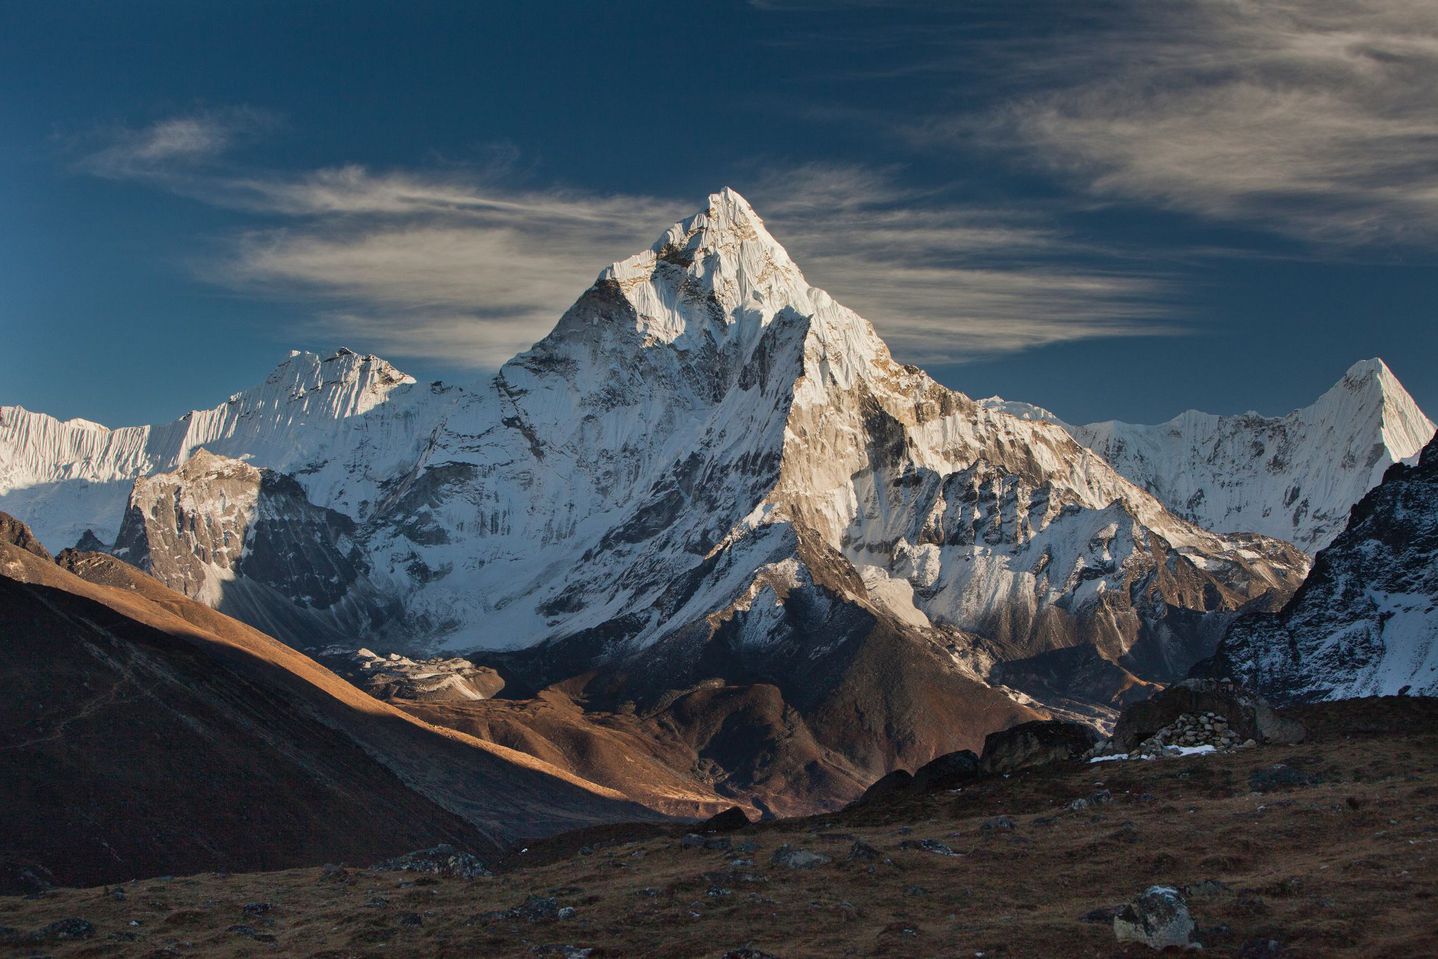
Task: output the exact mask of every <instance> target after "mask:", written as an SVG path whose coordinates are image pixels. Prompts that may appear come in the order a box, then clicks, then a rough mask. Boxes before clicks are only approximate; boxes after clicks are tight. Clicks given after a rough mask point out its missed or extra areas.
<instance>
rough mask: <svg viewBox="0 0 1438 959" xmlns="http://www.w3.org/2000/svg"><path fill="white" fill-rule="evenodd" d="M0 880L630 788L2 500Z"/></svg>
mask: <svg viewBox="0 0 1438 959" xmlns="http://www.w3.org/2000/svg"><path fill="white" fill-rule="evenodd" d="M0 530H4V534H5V535H4V536H3V538H0V684H3V686H4V689H5V696H4V698H3V700H0V781H3V782H4V784H5V788H4V789H3V790H0V888H3V890H5V891H16V890H18V889H22V888H25V887H26V885H27V884H30V883H34V882H36V881H53V882H57V883H63V884H67V885H80V884H93V883H99V882H109V881H115V880H123V879H131V878H135V877H142V876H150V875H156V874H159V873H178V872H198V871H211V870H245V869H250V870H253V869H271V868H278V867H282V866H292V865H306V864H310V865H313V864H317V863H321V862H326V861H334V860H345V859H347V860H351V861H359V862H367V861H373V860H375V859H377V858H380V857H384V856H388V855H394V854H396V853H398V852H404V851H407V850H410V849H414V848H417V847H421V846H426V845H433V844H434V843H436V842H440V841H446V842H454V843H459V844H462V845H465V846H469V847H472V848H475V849H478V850H481V851H489V852H493V851H495V850H497V849H499V848H501V847H502V846H504V845H507V844H508V843H510V842H513V841H514V840H517V839H520V838H523V837H527V836H533V835H541V834H549V833H554V832H557V831H561V830H564V829H567V828H572V827H576V826H582V825H587V824H590V823H594V822H599V821H605V820H610V819H614V818H632V817H634V816H636V815H638V816H640V817H643V816H645V815H646V813H645V811H644V810H642V809H641V808H640V807H637V806H634V805H632V804H630V803H627V802H624V801H623V800H622V799H621V798H620V797H619V796H618V795H617V794H614V793H612V792H608V791H606V790H604V789H601V788H599V787H597V786H594V785H593V784H590V783H586V782H583V781H581V780H578V779H577V778H576V777H573V776H571V775H568V774H565V773H562V772H560V771H559V770H556V769H554V768H552V767H548V766H546V765H545V764H543V763H541V762H538V761H535V760H533V759H532V758H530V757H529V756H526V755H523V754H520V753H514V752H511V751H509V750H506V749H504V748H503V747H499V746H495V745H492V744H489V743H482V742H480V741H478V740H475V739H473V738H472V737H468V736H464V735H462V734H459V733H454V732H451V731H448V730H442V729H437V728H434V727H429V726H426V725H424V724H422V723H420V722H417V721H416V720H414V719H413V718H411V717H409V716H408V715H407V714H405V713H403V712H401V711H400V710H397V709H394V708H392V707H390V706H387V705H385V704H382V703H380V702H378V701H376V700H374V699H371V698H370V697H368V696H366V695H364V694H363V693H360V692H359V691H358V690H356V689H355V688H354V687H352V686H350V685H349V684H348V683H345V682H343V681H342V680H340V679H339V678H338V677H336V676H334V675H333V674H331V673H329V672H328V671H327V670H324V669H323V668H322V667H320V666H319V665H318V664H316V663H315V662H313V661H312V660H310V659H308V658H307V657H305V656H303V655H302V654H300V653H297V652H295V651H294V650H292V649H290V648H289V647H287V646H285V645H284V644H282V643H279V642H277V641H276V640H274V639H271V638H270V637H268V636H265V635H263V634H261V633H258V632H256V631H255V630H254V629H252V628H250V627H248V626H245V625H243V624H241V623H239V622H236V621H234V620H232V619H229V618H228V617H225V616H223V615H222V614H220V613H217V612H215V611H214V610H211V609H209V608H208V607H205V606H203V605H200V604H198V603H195V602H193V601H191V600H189V599H187V598H185V597H183V596H181V595H179V594H177V593H175V592H172V591H171V590H169V589H166V588H165V587H164V586H162V585H160V584H159V583H158V582H155V581H154V580H152V579H150V578H149V577H148V576H146V575H145V574H143V573H141V572H139V571H138V570H136V569H134V568H133V567H130V566H127V565H126V564H124V563H121V562H119V561H118V560H116V559H114V558H112V557H109V556H105V555H101V554H97V553H78V552H75V551H68V552H66V553H63V554H61V556H60V557H59V559H58V563H57V562H52V561H51V560H50V559H49V558H48V557H47V556H46V555H44V553H43V551H42V550H39V549H36V548H35V547H34V545H33V539H32V538H31V537H30V536H29V535H28V530H26V529H25V528H24V526H23V525H22V524H20V523H18V522H17V521H15V520H13V519H12V518H11V517H9V516H6V515H3V514H0Z"/></svg>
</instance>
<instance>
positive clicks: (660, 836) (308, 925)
mask: <svg viewBox="0 0 1438 959" xmlns="http://www.w3.org/2000/svg"><path fill="white" fill-rule="evenodd" d="M1343 708H1344V709H1346V710H1349V712H1350V714H1351V715H1352V716H1358V715H1359V714H1358V713H1354V712H1353V709H1354V707H1351V706H1349V705H1346V704H1345V706H1344V707H1343ZM1364 708H1366V709H1368V711H1369V712H1370V713H1371V712H1373V711H1381V710H1385V709H1391V704H1390V706H1385V705H1383V704H1382V703H1374V704H1371V705H1370V706H1369V707H1364ZM1432 712H1433V710H1431V709H1429V710H1426V711H1423V712H1421V713H1416V714H1413V715H1411V716H1406V717H1405V716H1400V717H1398V719H1399V720H1401V721H1397V722H1390V723H1387V724H1386V726H1385V724H1384V723H1382V722H1379V723H1377V724H1376V726H1375V727H1374V728H1375V731H1373V732H1370V733H1369V734H1367V735H1363V736H1360V737H1354V738H1351V739H1350V738H1344V736H1343V734H1342V733H1341V732H1340V731H1339V728H1340V727H1337V726H1335V724H1334V723H1332V722H1328V723H1327V725H1325V717H1324V716H1323V715H1316V718H1317V719H1318V722H1317V723H1315V730H1316V731H1317V732H1318V736H1317V737H1316V738H1315V740H1314V741H1311V742H1310V743H1308V744H1305V745H1303V746H1299V747H1266V748H1261V749H1257V750H1251V751H1246V752H1241V753H1237V754H1234V755H1230V756H1222V757H1210V758H1190V759H1175V760H1166V761H1163V762H1156V763H1109V764H1100V765H1084V766H1080V765H1066V766H1063V767H1050V768H1048V769H1045V770H1041V771H1032V772H1029V773H1027V774H1020V775H1015V776H1013V777H1012V778H1009V779H998V780H990V781H984V782H980V783H977V784H975V785H972V786H970V787H968V788H966V789H964V790H963V791H962V792H958V793H938V794H931V795H928V796H921V797H912V798H907V799H901V800H898V801H895V802H891V803H885V804H884V805H882V806H878V807H875V808H860V809H855V810H851V811H849V812H846V813H840V814H835V815H830V816H825V817H817V818H812V819H804V820H789V821H782V822H776V823H770V824H765V825H761V826H754V827H750V828H749V829H746V830H743V831H741V832H739V833H734V834H730V835H729V837H728V838H729V839H730V840H731V841H732V842H733V843H735V844H736V845H737V844H739V843H743V842H745V841H751V842H754V843H756V844H757V850H756V851H755V852H753V853H743V852H736V851H734V850H730V851H728V852H725V851H720V850H703V849H681V848H680V845H679V841H678V836H679V835H680V833H682V831H683V830H682V829H678V830H676V829H673V828H670V827H655V826H636V827H632V828H631V827H623V826H616V827H608V828H605V829H600V830H592V831H590V832H589V833H587V834H580V835H571V836H565V837H558V838H556V839H554V840H549V841H547V842H545V843H541V844H537V845H535V846H534V847H532V848H531V849H530V851H529V852H526V853H523V854H516V855H514V856H511V857H510V859H509V860H506V861H505V862H503V863H501V864H500V868H501V869H502V870H503V871H502V872H501V874H500V876H499V877H497V878H494V879H483V880H475V881H468V882H467V881H462V880H451V879H434V878H429V877H418V878H417V877H414V876H408V875H404V874H395V873H378V872H373V871H369V870H363V869H349V870H346V871H345V872H344V873H343V874H342V875H339V876H336V875H333V874H326V873H325V872H324V871H322V870H318V869H307V870H291V871H286V872H278V873H266V874H251V875H235V876H229V877H222V876H197V877H188V878H179V879H174V880H170V881H161V880H145V881H141V882H136V883H130V884H126V885H124V886H122V887H119V888H120V889H122V890H123V898H119V897H118V896H117V895H116V894H114V893H113V892H112V891H111V890H113V889H114V888H115V887H111V890H107V889H104V888H97V889H87V890H65V891H59V892H55V893H52V894H50V895H47V896H45V897H43V898H39V899H9V900H0V924H3V925H6V926H11V927H15V928H17V929H18V930H20V931H21V932H22V933H23V932H29V931H31V930H34V929H36V928H38V927H41V926H44V925H45V924H47V923H50V922H52V921H54V920H57V919H61V918H65V917H70V916H77V917H82V918H84V919H86V920H88V921H90V922H92V923H93V924H94V925H95V927H96V932H95V935H94V937H93V938H91V939H89V940H87V941H76V942H64V941H53V942H45V943H33V944H23V945H15V944H11V945H0V956H5V955H17V956H18V955H33V954H37V953H43V954H45V955H52V956H55V957H75V956H145V957H152V956H192V955H193V956H200V955H203V956H265V955H274V956H313V957H319V956H326V957H342V956H353V957H381V956H426V957H430V956H433V957H450V956H453V957H473V956H527V955H546V954H552V955H563V952H562V951H560V950H559V949H558V947H560V946H563V945H573V946H581V947H593V948H594V949H595V950H596V951H595V952H594V954H593V955H594V956H596V957H598V956H667V957H696V956H712V957H717V956H720V955H722V954H723V953H724V952H725V951H726V950H729V949H733V948H737V947H739V946H742V945H744V944H746V943H752V944H753V946H754V947H755V948H757V949H762V950H764V951H765V952H768V953H772V954H774V955H777V956H780V957H786V959H801V957H816V959H817V957H833V956H914V957H920V956H923V957H929V956H976V955H979V954H982V955H984V956H1013V957H1066V956H1105V957H1106V956H1122V955H1134V956H1137V955H1148V954H1151V953H1149V952H1148V950H1147V949H1146V948H1144V947H1141V946H1132V945H1131V946H1128V947H1126V949H1121V948H1120V947H1119V946H1118V945H1117V943H1116V942H1115V940H1114V936H1113V933H1112V931H1111V929H1110V928H1109V927H1108V926H1107V925H1104V924H1093V923H1085V922H1082V921H1080V919H1079V917H1080V916H1082V915H1083V914H1084V913H1086V912H1088V911H1089V910H1091V909H1094V908H1096V907H1100V906H1105V905H1112V904H1115V903H1118V902H1121V901H1123V900H1125V899H1128V898H1130V897H1131V896H1133V895H1135V894H1136V893H1138V892H1140V891H1142V890H1143V889H1144V888H1145V887H1147V886H1148V885H1150V884H1153V883H1157V882H1163V883H1167V884H1173V885H1187V884H1193V883H1199V882H1202V881H1204V880H1217V881H1218V883H1221V884H1222V885H1221V886H1214V887H1213V888H1212V890H1211V891H1209V892H1206V893H1203V894H1198V893H1195V894H1193V895H1191V896H1190V905H1191V907H1192V910H1193V912H1194V915H1195V918H1196V920H1197V922H1198V925H1199V928H1200V936H1201V939H1202V941H1203V942H1204V944H1205V947H1206V948H1205V952H1204V954H1205V955H1209V956H1234V955H1238V954H1239V951H1240V949H1241V947H1242V945H1243V944H1244V943H1245V942H1247V941H1249V940H1251V939H1256V938H1272V939H1277V940H1279V941H1281V942H1283V943H1285V945H1286V948H1287V950H1288V951H1286V952H1284V953H1283V955H1284V956H1286V957H1304V956H1351V957H1360V956H1361V957H1365V959H1367V957H1382V956H1392V957H1398V956H1403V957H1412V956H1428V955H1438V901H1435V898H1434V896H1435V893H1438V726H1435V724H1434V722H1433V716H1432V715H1431V714H1432ZM1364 715H1366V714H1364ZM1329 718H1331V717H1329ZM1340 718H1343V717H1340ZM1350 718H1351V716H1350ZM1360 718H1361V717H1360ZM1329 727H1334V728H1329ZM1392 728H1398V729H1401V730H1402V731H1400V732H1396V733H1395V732H1391V731H1384V730H1385V729H1392ZM1280 762H1281V763H1284V764H1286V765H1288V766H1290V767H1292V768H1294V769H1298V770H1301V771H1303V772H1305V773H1309V774H1312V775H1314V776H1317V777H1319V778H1320V779H1321V780H1322V781H1321V782H1318V783H1316V784H1311V785H1302V786H1297V787H1287V788H1282V789H1275V790H1273V791H1269V792H1266V793H1262V794H1259V793H1254V792H1252V791H1251V789H1250V779H1249V777H1250V773H1251V772H1252V771H1253V770H1255V769H1262V768H1264V767H1269V766H1272V765H1273V764H1275V763H1280ZM1100 784H1101V785H1100ZM1099 788H1106V789H1108V790H1109V791H1110V792H1111V793H1112V795H1113V801H1112V802H1110V803H1108V804H1105V805H1100V806H1097V807H1094V808H1092V809H1090V810H1086V811H1082V812H1071V811H1068V810H1067V809H1065V808H1064V806H1065V805H1066V804H1067V802H1068V801H1069V800H1071V799H1074V798H1077V797H1080V796H1086V795H1089V794H1091V793H1093V792H1094V791H1095V790H1097V789H1099ZM998 815H1007V816H1009V817H1011V818H1012V819H1013V821H1014V823H1015V824H1016V828H1014V829H1013V830H1012V831H1008V830H1002V829H999V830H992V829H990V830H986V829H984V828H983V824H984V823H985V821H986V820H988V819H989V818H991V817H995V816H998ZM926 838H932V839H937V840H939V841H941V842H943V843H946V844H948V845H949V846H951V847H952V848H953V849H954V850H955V851H956V852H958V853H959V855H957V856H953V857H947V856H940V855H936V854H934V853H931V852H926V851H922V850H915V849H901V848H900V843H901V842H903V841H904V840H913V839H926ZM855 840H860V841H862V842H865V843H868V844H870V845H872V846H873V847H876V848H877V849H878V850H879V852H880V854H881V857H882V858H881V859H880V861H877V862H863V861H849V860H848V859H847V858H846V857H847V856H848V854H849V851H850V848H851V846H852V845H853V843H854V842H855ZM784 843H790V844H792V845H794V846H797V847H801V848H804V849H808V850H812V851H815V852H820V853H823V854H825V855H828V856H831V857H832V859H833V861H832V862H831V863H829V864H827V865H822V866H819V867H817V868H814V869H809V870H790V869H787V868H784V867H781V866H776V865H774V864H772V863H771V861H770V857H771V856H772V854H773V853H774V851H775V850H776V849H777V848H778V847H779V846H780V845H781V844H784ZM741 858H742V859H753V860H754V865H752V866H746V865H738V866H735V865H731V863H732V862H733V861H734V860H736V859H741ZM529 895H540V896H553V897H555V898H556V899H557V900H558V902H559V904H560V905H566V906H573V907H574V908H575V910H576V915H575V917H574V918H573V919H570V920H564V921H559V920H549V921H538V922H535V921H530V920H526V919H510V918H500V917H496V916H493V915H491V914H492V913H497V912H500V911H503V910H506V909H508V908H510V907H513V906H516V905H518V904H519V903H520V902H522V901H523V900H524V899H525V897H526V896H529ZM247 903H269V904H270V906H271V908H269V909H268V910H267V911H264V912H260V913H246V911H245V908H244V907H245V905H246V904H247ZM416 918H417V919H418V924H414V922H415V919H416ZM132 923H138V924H132ZM233 926H248V927H250V928H251V929H252V930H254V932H256V933H258V934H259V935H260V936H262V937H270V936H272V937H273V941H272V942H270V941H260V940H257V939H255V938H253V937H252V936H251V935H250V934H247V933H245V932H243V931H232V930H231V927H233ZM550 947H554V948H553V951H546V950H548V949H550Z"/></svg>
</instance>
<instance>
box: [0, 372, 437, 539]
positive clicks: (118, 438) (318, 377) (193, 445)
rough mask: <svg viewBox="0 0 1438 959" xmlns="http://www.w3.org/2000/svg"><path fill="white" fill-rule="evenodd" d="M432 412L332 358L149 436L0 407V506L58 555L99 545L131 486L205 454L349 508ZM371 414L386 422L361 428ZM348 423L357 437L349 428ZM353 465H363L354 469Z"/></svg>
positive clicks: (407, 451)
mask: <svg viewBox="0 0 1438 959" xmlns="http://www.w3.org/2000/svg"><path fill="white" fill-rule="evenodd" d="M416 393H420V394H423V396H424V400H423V401H421V402H416V400H417V399H418V397H417V396H416V395H415V394H416ZM443 405H444V404H442V403H440V404H436V403H434V402H432V401H431V400H430V396H429V390H426V389H421V388H417V387H415V386H414V378H413V377H410V376H408V375H406V374H404V373H401V372H399V371H398V370H396V369H395V368H394V367H393V366H390V364H389V363H387V362H385V361H384V360H382V359H380V358H378V357H375V356H361V355H359V354H357V353H354V352H351V351H350V350H343V349H342V350H340V351H338V352H337V353H335V354H333V355H331V356H328V357H320V356H317V355H316V354H313V353H300V352H298V351H295V352H291V354H290V356H289V358H288V359H286V360H285V361H284V362H283V363H281V364H280V365H279V366H278V367H276V368H275V370H274V372H272V373H271V374H270V375H269V377H267V378H266V380H265V382H264V383H262V384H260V385H259V386H257V387H254V388H253V389H249V390H245V391H243V392H240V393H236V394H234V395H233V396H231V397H230V398H229V399H228V400H226V401H225V402H224V403H221V404H219V405H218V406H215V407H212V408H211V409H207V410H195V411H192V412H190V413H186V414H185V415H184V416H182V417H180V418H179V419H177V420H174V421H173V422H170V423H166V424H163V425H160V426H129V427H122V428H119V429H113V430H112V429H107V428H105V427H103V426H100V425H99V424H97V423H92V422H90V421H88V420H79V419H75V420H64V421H62V420H57V419H55V418H54V417H52V416H47V415H45V414H44V413H35V412H32V411H30V410H26V409H24V408H23V407H19V406H0V502H3V503H5V504H6V508H7V509H13V510H16V515H25V516H28V517H31V518H32V520H33V523H32V527H31V528H32V529H34V530H35V535H37V536H39V537H40V538H41V540H42V541H44V542H50V543H57V544H62V545H69V544H71V543H74V542H75V541H76V540H77V539H78V538H79V537H80V535H81V534H82V533H84V531H85V530H86V529H93V530H94V531H95V533H96V534H97V535H98V536H99V537H100V538H101V539H102V540H104V541H106V542H110V541H113V539H114V538H115V534H116V533H117V532H118V530H119V524H120V519H121V517H122V516H123V514H124V508H125V501H126V498H127V497H128V496H129V492H130V484H131V483H132V482H133V481H134V480H135V479H136V478H138V477H141V476H147V475H150V474H152V473H156V472H162V471H170V470H174V469H177V468H179V467H180V466H182V465H183V464H184V463H185V462H186V461H187V460H188V459H189V458H190V457H191V456H192V455H193V454H194V453H195V452H196V451H197V450H199V449H201V448H205V449H208V450H209V451H210V452H212V453H215V454H217V455H221V456H228V457H233V458H236V459H244V460H248V461H251V462H253V463H254V464H255V465H258V466H265V467H269V468H271V469H277V470H282V471H284V472H290V473H305V474H306V475H308V476H310V477H311V483H312V484H313V486H314V487H315V488H322V489H325V490H326V498H327V499H334V500H336V501H339V502H343V503H345V504H347V505H348V506H350V507H351V508H356V509H357V508H358V507H359V506H360V504H361V503H363V502H364V501H365V500H366V499H367V498H368V499H372V498H373V496H374V489H373V483H366V482H364V479H365V476H366V475H373V472H372V471H386V470H389V469H391V468H394V467H396V466H398V465H400V464H401V463H402V462H404V461H405V460H406V459H409V460H410V461H412V459H413V457H414V455H415V451H416V450H418V449H419V448H421V447H422V445H423V442H424V440H425V439H427V438H428V435H429V433H430V432H431V431H432V430H433V429H434V427H435V426H436V425H437V422H438V419H439V418H441V415H442V414H441V413H440V409H439V407H442V406H443ZM377 407H378V408H383V409H384V411H385V415H384V416H381V417H376V418H375V419H374V422H373V423H370V422H369V418H368V417H367V416H366V414H368V413H370V412H371V411H373V410H375V409H376V408H377ZM356 419H365V420H366V428H362V429H355V428H354V421H355V420H356ZM345 459H348V460H349V463H348V464H346V465H345V466H343V467H341V466H340V465H339V464H338V462H337V461H339V460H345ZM361 460H365V461H371V462H372V465H370V463H367V464H366V467H365V468H362V469H355V468H354V465H353V464H355V463H357V462H359V461H361ZM307 485H308V484H307Z"/></svg>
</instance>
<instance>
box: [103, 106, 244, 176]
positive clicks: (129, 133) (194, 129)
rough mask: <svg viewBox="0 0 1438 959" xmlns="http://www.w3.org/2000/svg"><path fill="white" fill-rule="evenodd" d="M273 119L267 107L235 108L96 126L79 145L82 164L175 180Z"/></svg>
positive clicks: (106, 173)
mask: <svg viewBox="0 0 1438 959" xmlns="http://www.w3.org/2000/svg"><path fill="white" fill-rule="evenodd" d="M271 123H272V119H271V117H270V116H269V115H268V114H265V113H263V112H261V111H258V110H252V109H247V108H229V109H225V110H213V111H207V112H203V113H195V114H190V115H187V116H175V117H167V118H164V119H161V120H157V121H155V122H153V123H150V124H147V125H145V126H141V127H118V128H115V127H112V128H108V129H104V130H98V131H92V132H91V133H90V134H89V135H87V136H85V137H82V138H80V139H79V141H77V143H76V144H74V148H75V149H76V150H77V151H78V152H79V154H80V155H79V159H78V160H77V164H76V165H77V166H78V167H79V168H80V169H82V170H84V171H85V172H87V173H91V174H93V175H95V176H102V177H107V178H111V179H150V178H165V179H169V178H173V177H176V176H179V175H181V174H182V173H183V172H184V171H186V170H188V169H192V168H193V167H194V166H195V165H197V164H202V163H204V162H206V161H210V160H213V159H215V158H217V157H219V156H220V155H222V154H223V153H225V152H226V151H228V150H230V149H231V148H233V147H234V146H235V145H236V143H238V142H240V141H241V140H243V139H245V138H247V137H249V136H251V135H253V134H255V133H258V132H260V131H261V130H263V129H265V128H267V127H269V126H270V125H271Z"/></svg>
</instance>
